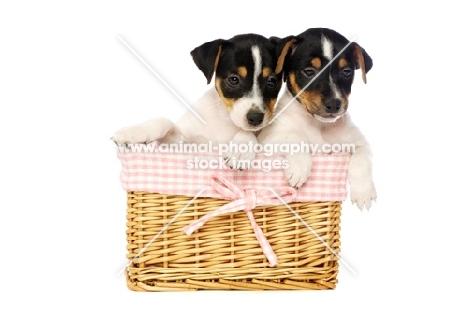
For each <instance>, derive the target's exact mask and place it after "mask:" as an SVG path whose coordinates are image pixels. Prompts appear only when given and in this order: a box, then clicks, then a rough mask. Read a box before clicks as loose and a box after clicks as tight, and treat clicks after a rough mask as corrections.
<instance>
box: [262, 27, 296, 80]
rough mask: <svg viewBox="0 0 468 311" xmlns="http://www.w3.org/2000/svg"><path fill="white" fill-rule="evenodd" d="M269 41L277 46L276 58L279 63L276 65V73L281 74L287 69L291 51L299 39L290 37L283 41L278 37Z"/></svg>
mask: <svg viewBox="0 0 468 311" xmlns="http://www.w3.org/2000/svg"><path fill="white" fill-rule="evenodd" d="M269 40H270V41H271V42H273V43H274V44H276V56H277V58H278V61H277V63H276V68H275V73H276V74H280V73H281V72H282V71H283V70H284V69H285V65H286V64H287V61H288V59H289V57H290V56H291V51H292V49H293V46H294V44H295V43H296V41H297V39H296V37H294V36H289V37H286V38H282V39H281V38H278V37H270V39H269Z"/></svg>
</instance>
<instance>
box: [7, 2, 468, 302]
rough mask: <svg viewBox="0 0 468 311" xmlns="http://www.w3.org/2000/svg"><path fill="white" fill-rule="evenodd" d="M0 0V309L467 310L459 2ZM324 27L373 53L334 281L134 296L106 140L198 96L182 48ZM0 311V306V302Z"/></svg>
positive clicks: (121, 205)
mask: <svg viewBox="0 0 468 311" xmlns="http://www.w3.org/2000/svg"><path fill="white" fill-rule="evenodd" d="M11 3H14V4H10V5H9V4H5V2H2V4H0V104H1V111H2V112H1V114H0V135H1V142H2V149H1V150H2V151H1V161H0V181H1V193H2V196H1V201H0V204H1V207H2V209H1V220H2V221H1V225H0V233H1V234H0V239H1V244H0V252H1V253H0V255H1V256H0V266H1V267H2V270H3V271H2V274H1V275H2V278H1V281H0V284H1V285H0V286H1V287H2V289H1V291H0V295H1V296H2V298H1V299H0V305H1V304H7V303H8V304H10V307H9V308H8V309H9V310H12V309H24V308H26V307H30V308H34V309H36V308H50V309H64V310H65V309H82V308H84V307H87V308H89V309H91V310H93V309H105V310H111V309H115V308H118V309H124V308H125V309H128V310H130V309H136V310H156V309H158V310H161V309H162V308H170V309H175V310H177V309H181V308H182V307H192V308H193V309H194V310H198V309H200V310H220V309H228V310H229V309H235V308H242V309H241V310H246V309H248V310H252V309H254V308H257V307H258V309H262V310H265V309H267V308H271V309H278V310H293V309H294V310H300V309H313V310H344V309H352V310H355V309H356V310H357V309H359V310H386V309H388V310H395V309H398V310H400V309H401V310H409V309H424V308H426V307H429V306H431V307H435V308H436V309H439V310H442V309H444V310H462V309H464V310H466V308H467V300H466V297H464V295H465V291H466V288H467V286H466V280H467V277H468V274H467V267H466V262H467V259H468V257H467V255H466V244H467V243H466V238H467V233H466V229H465V228H466V227H467V225H466V222H467V219H466V218H467V217H466V216H467V212H466V209H467V207H468V204H467V202H468V198H467V193H468V190H467V189H466V188H467V187H466V186H467V184H468V183H467V177H468V174H467V173H468V171H467V165H466V160H465V159H466V148H465V147H466V146H465V144H466V142H467V139H466V135H467V133H468V132H467V129H468V127H467V123H468V122H467V119H466V112H467V106H468V102H467V99H466V96H467V95H466V90H467V88H468V85H467V83H466V82H467V79H466V76H467V73H468V71H467V67H466V65H467V56H466V53H467V52H466V47H467V44H466V43H465V42H466V34H465V32H464V30H466V29H467V26H468V25H467V22H466V16H465V13H464V12H465V10H463V9H462V8H461V7H459V5H458V4H457V3H462V2H460V1H443V2H434V1H426V2H416V1H415V2H414V3H417V4H413V2H410V1H400V2H398V1H393V2H388V3H384V2H376V1H374V2H373V3H371V2H370V1H369V2H368V3H365V2H359V1H342V2H340V1H265V2H263V3H262V4H259V3H260V1H258V2H254V1H213V2H212V3H209V2H204V1H192V2H188V1H187V3H182V2H180V1H165V2H164V3H163V4H162V2H160V4H156V2H154V3H150V2H140V1H129V2H122V1H115V2H114V1H105V2H104V1H80V2H76V3H75V4H70V3H68V2H67V3H66V4H65V2H59V1H56V2H50V1H41V2H39V1H38V2H33V1H30V2H24V1H16V2H13V1H12V2H11ZM310 27H329V28H333V29H335V30H337V31H339V32H341V33H342V34H343V35H345V36H346V37H347V38H349V39H352V38H353V37H354V38H355V40H356V41H357V42H358V43H359V44H360V45H361V46H363V47H364V48H365V49H366V51H367V52H368V53H369V54H370V56H371V57H372V58H373V60H374V68H372V70H371V71H370V72H369V73H368V76H367V78H368V83H367V85H364V83H363V82H362V81H361V80H360V79H358V77H359V74H358V75H357V76H356V80H355V84H354V86H353V92H352V95H351V105H350V110H349V111H350V113H351V115H352V116H353V119H354V121H355V122H356V123H357V124H358V125H359V126H360V128H361V130H362V131H363V132H364V133H365V134H366V136H367V137H368V139H369V141H370V142H371V144H372V146H373V150H374V173H375V183H376V187H377V191H378V203H376V204H374V206H373V207H372V209H371V211H370V212H360V211H359V210H358V209H357V208H356V207H355V206H351V205H350V203H349V201H346V202H344V204H343V216H342V219H341V220H342V231H341V235H342V255H343V257H344V258H345V259H346V261H347V262H348V263H349V264H350V265H351V266H352V267H353V268H354V270H355V271H356V272H357V275H353V274H352V273H351V272H350V271H349V270H347V269H346V268H345V267H344V266H341V268H340V274H339V277H338V278H339V284H338V286H337V288H336V290H334V291H295V292H195V293H149V294H144V293H135V292H132V291H130V290H128V289H127V287H126V284H125V280H124V277H123V275H117V274H118V272H119V270H120V269H121V268H122V267H123V265H125V263H126V261H125V254H126V248H125V247H126V241H125V229H126V227H125V217H126V201H125V200H126V198H125V192H124V190H123V189H122V188H121V187H120V184H119V170H120V163H119V162H118V160H117V158H116V155H115V148H114V146H113V144H112V143H111V142H110V141H109V138H110V136H111V135H112V134H113V133H114V132H115V131H116V130H117V129H119V128H121V127H123V126H127V125H130V124H133V123H137V122H141V121H144V120H146V119H149V118H152V117H156V116H166V117H169V118H171V119H173V120H177V118H178V117H179V116H180V115H181V114H182V113H183V112H184V111H185V110H186V108H185V106H184V105H183V104H182V103H181V102H180V101H178V100H177V98H176V97H175V96H174V95H173V94H172V93H171V92H169V91H168V89H167V88H166V87H165V86H164V85H163V84H162V83H161V82H160V81H159V80H158V79H157V78H156V77H155V76H154V75H153V74H152V73H151V72H150V71H149V70H148V69H147V68H146V67H145V66H144V65H143V64H142V63H141V62H140V61H139V60H138V59H137V58H136V57H135V56H134V55H133V54H132V53H131V52H130V51H129V50H128V49H127V48H126V47H125V46H124V45H123V44H122V42H121V41H120V40H119V39H118V37H119V36H120V37H122V38H123V39H125V40H126V41H127V42H128V44H130V45H131V46H132V47H133V48H134V49H135V51H137V52H138V53H139V54H140V55H141V57H143V58H144V59H145V60H146V61H147V62H148V64H149V65H151V67H152V68H153V69H154V70H155V71H156V72H157V73H159V74H160V76H161V77H162V78H163V79H164V80H165V81H166V82H167V83H168V84H169V85H171V86H172V87H173V88H174V89H175V90H176V91H177V92H178V93H179V94H180V95H181V96H182V97H183V98H184V99H185V100H186V101H187V102H193V101H194V100H196V99H197V98H198V97H199V96H201V94H202V93H203V92H204V91H205V90H206V89H207V87H208V86H207V85H206V80H205V79H204V76H203V75H202V73H201V72H200V71H199V70H198V69H197V68H196V66H195V65H194V64H193V62H192V60H191V57H190V54H189V53H190V51H191V50H192V49H193V48H195V47H196V46H198V45H200V44H202V43H204V42H206V41H211V40H214V39H218V38H225V39H227V38H230V37H232V36H233V35H236V34H240V33H247V32H256V33H260V34H263V35H264V36H267V37H269V36H272V35H275V36H279V37H281V36H286V35H293V34H299V33H300V32H302V31H304V30H305V29H307V28H310ZM0 308H1V309H5V308H4V307H2V306H0Z"/></svg>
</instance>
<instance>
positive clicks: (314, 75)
mask: <svg viewBox="0 0 468 311" xmlns="http://www.w3.org/2000/svg"><path fill="white" fill-rule="evenodd" d="M348 43H349V41H348V39H346V38H345V37H343V36H342V35H341V34H339V33H337V32H336V31H334V30H331V29H327V28H312V29H308V30H306V31H305V32H303V33H302V34H300V35H299V36H297V37H296V44H295V46H294V47H293V52H292V55H291V57H290V58H288V61H287V64H286V65H285V66H286V68H285V80H286V81H287V87H288V90H289V91H290V92H291V93H292V95H293V96H296V95H298V96H297V99H298V100H299V102H300V103H301V104H302V105H303V106H304V107H305V108H306V109H307V111H309V112H310V113H311V114H312V115H313V116H314V117H315V118H316V119H318V120H320V121H322V122H334V121H336V120H337V119H338V118H340V117H341V116H342V115H343V114H344V113H345V112H346V111H347V109H348V97H349V95H350V94H351V85H352V83H353V79H354V71H355V70H356V69H361V72H362V79H363V81H364V83H366V82H367V81H366V73H367V72H368V71H369V70H370V69H371V68H372V59H371V58H370V56H369V55H368V54H367V52H366V51H365V50H364V49H363V48H362V47H361V46H359V45H358V44H357V43H355V42H353V43H351V44H350V45H349V46H348V47H347V48H346V49H345V50H344V51H342V52H341V54H339V55H338V56H337V54H338V53H340V51H341V50H342V49H343V48H344V47H345V46H346V45H347V44H348ZM335 56H337V57H336V59H335V60H334V61H333V62H332V63H331V64H329V63H330V61H331V60H332V59H333V58H334V57H335ZM327 65H328V66H327Z"/></svg>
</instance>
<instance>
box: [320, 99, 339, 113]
mask: <svg viewBox="0 0 468 311" xmlns="http://www.w3.org/2000/svg"><path fill="white" fill-rule="evenodd" d="M323 105H324V106H325V109H326V110H327V112H330V113H335V112H338V110H340V108H341V100H339V99H336V98H333V99H327V100H325V101H324V103H323Z"/></svg>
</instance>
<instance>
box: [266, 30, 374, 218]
mask: <svg viewBox="0 0 468 311" xmlns="http://www.w3.org/2000/svg"><path fill="white" fill-rule="evenodd" d="M346 46H347V48H346V49H344V48H345V47H346ZM343 49H344V50H343ZM342 50H343V51H342ZM340 52H341V54H339V53H340ZM332 60H333V61H332ZM327 65H328V66H327ZM371 68H372V59H371V58H370V56H369V55H368V54H367V52H366V51H365V50H364V49H363V48H362V47H361V46H359V45H358V44H357V43H355V42H352V43H350V42H349V41H348V40H347V39H346V38H345V37H343V36H342V35H341V34H339V33H337V32H336V31H334V30H331V29H326V28H313V29H309V30H307V31H305V32H303V33H302V34H300V35H298V36H296V37H295V43H294V45H293V47H292V52H291V53H290V54H289V55H288V57H287V58H286V60H285V66H284V78H285V80H286V85H287V90H286V91H285V92H284V95H283V97H282V98H281V99H280V100H279V101H278V107H277V108H276V110H277V112H278V115H277V116H276V118H275V120H274V122H273V123H272V124H271V125H270V126H269V127H267V128H265V129H264V130H263V131H262V132H261V133H260V135H259V136H258V140H259V142H260V143H264V144H267V143H297V144H300V143H302V142H304V143H313V144H318V145H323V144H325V143H327V144H354V146H355V152H354V153H353V154H352V156H351V161H350V165H349V170H348V180H349V184H350V191H351V201H352V202H353V203H356V204H357V206H358V207H359V208H360V209H362V208H364V207H366V208H370V206H371V204H372V201H373V200H375V199H376V191H375V187H374V183H373V180H372V165H371V163H370V156H371V150H370V147H369V144H368V143H367V141H366V139H365V137H364V135H362V133H361V131H360V130H359V129H358V128H357V127H356V126H355V125H354V124H353V122H352V121H351V118H350V116H349V113H347V110H348V106H349V96H350V94H351V86H352V83H353V79H354V72H355V70H357V69H360V70H361V74H362V79H363V80H364V82H366V73H367V72H368V71H369V70H370V69H371ZM283 109H284V111H282V110H283ZM284 156H285V157H286V158H287V160H288V162H289V167H288V168H287V169H286V170H285V177H286V179H287V181H288V182H289V184H290V185H291V186H293V187H296V188H300V187H301V186H302V185H303V184H304V183H305V182H307V178H308V176H309V173H310V170H311V168H312V157H311V155H310V154H309V153H295V154H293V155H291V154H284Z"/></svg>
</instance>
